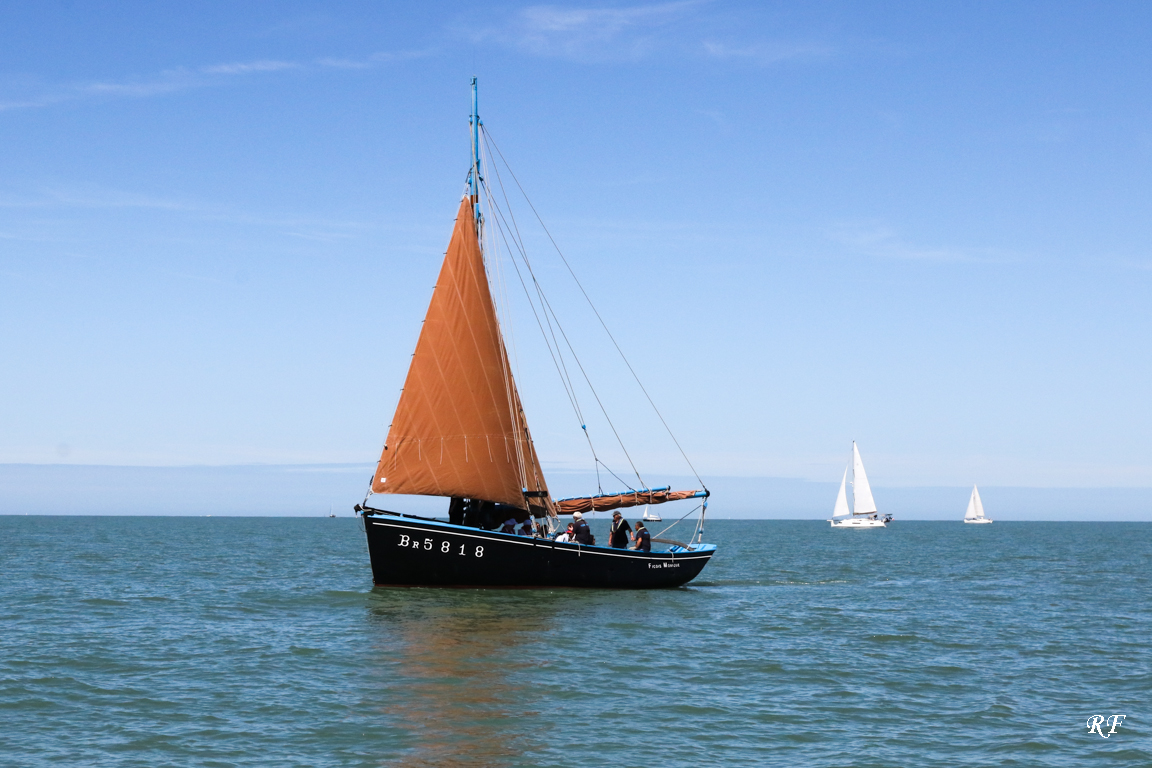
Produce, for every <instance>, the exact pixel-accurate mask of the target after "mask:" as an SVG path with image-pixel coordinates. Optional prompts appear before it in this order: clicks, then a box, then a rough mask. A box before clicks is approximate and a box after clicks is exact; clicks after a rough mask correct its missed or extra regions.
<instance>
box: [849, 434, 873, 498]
mask: <svg viewBox="0 0 1152 768" xmlns="http://www.w3.org/2000/svg"><path fill="white" fill-rule="evenodd" d="M875 512H876V500H875V499H873V498H872V488H871V487H870V486H869V485H868V475H866V474H864V460H863V459H861V458H860V449H859V448H857V447H856V442H855V441H853V442H852V514H854V515H871V514H874V513H875Z"/></svg>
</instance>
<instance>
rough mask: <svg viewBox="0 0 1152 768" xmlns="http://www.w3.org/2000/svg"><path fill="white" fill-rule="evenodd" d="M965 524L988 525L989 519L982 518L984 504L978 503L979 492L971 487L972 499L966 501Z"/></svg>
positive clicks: (974, 487)
mask: <svg viewBox="0 0 1152 768" xmlns="http://www.w3.org/2000/svg"><path fill="white" fill-rule="evenodd" d="M964 522H966V523H990V522H992V520H991V519H989V518H987V517H984V503H983V502H982V501H980V491H978V490H976V486H972V498H970V499H968V511H967V512H965V513H964Z"/></svg>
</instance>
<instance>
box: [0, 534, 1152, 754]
mask: <svg viewBox="0 0 1152 768" xmlns="http://www.w3.org/2000/svg"><path fill="white" fill-rule="evenodd" d="M597 524H598V525H600V526H603V525H604V523H603V521H598V522H597ZM707 534H708V535H707V539H708V540H710V541H714V542H716V543H717V544H719V545H720V550H719V553H718V554H717V555H716V557H715V558H714V559H713V561H712V563H711V564H710V565H709V566H708V567H707V568H706V569H705V570H704V573H703V575H702V577H701V578H700V579H699V580H697V581H696V582H694V583H693V584H691V585H689V586H688V587H687V588H683V589H677V590H670V591H650V592H607V591H604V592H601V591H579V590H557V591H548V590H540V591H530V590H433V589H408V590H403V589H375V590H374V589H372V588H371V584H370V575H369V570H368V559H367V552H366V551H365V546H364V541H363V534H362V533H361V529H360V527H359V521H357V520H354V519H352V518H337V519H326V518H320V519H301V518H281V519H276V518H221V517H211V518H207V517H205V518H161V517H152V518H148V517H0V576H2V578H0V763H2V764H3V765H5V766H7V765H12V766H41V765H45V766H46V765H85V766H87V765H96V766H148V768H156V767H157V766H375V765H393V764H395V765H413V766H418V765H427V766H552V765H555V766H568V765H572V766H599V765H604V766H608V765H611V766H654V765H659V766H699V765H709V766H711V765H716V766H720V765H723V766H886V767H887V766H992V765H996V766H1012V765H1018V766H1128V765H1130V766H1149V765H1152V607H1150V606H1152V602H1150V601H1152V589H1150V586H1152V585H1150V576H1152V525H1148V524H1140V523H1099V524H1093V523H1010V522H1008V523H1006V522H996V523H995V524H993V525H989V526H966V525H963V524H961V523H960V522H950V523H939V522H899V521H898V522H897V523H896V524H895V525H894V526H893V527H891V528H890V529H887V530H880V531H832V530H830V529H829V527H828V526H827V524H826V523H821V522H807V521H805V522H799V521H717V522H713V523H711V524H710V525H709V527H708V530H707ZM1113 714H1123V715H1126V716H1127V718H1126V719H1125V720H1124V721H1123V725H1122V726H1121V727H1120V728H1119V729H1118V730H1117V731H1116V733H1115V735H1112V736H1110V737H1109V738H1108V739H1102V738H1101V737H1100V736H1098V735H1096V734H1089V732H1088V729H1087V727H1086V721H1087V720H1088V718H1089V717H1091V716H1093V715H1103V716H1108V715H1113ZM1107 731H1108V728H1107V726H1105V729H1104V732H1105V733H1107Z"/></svg>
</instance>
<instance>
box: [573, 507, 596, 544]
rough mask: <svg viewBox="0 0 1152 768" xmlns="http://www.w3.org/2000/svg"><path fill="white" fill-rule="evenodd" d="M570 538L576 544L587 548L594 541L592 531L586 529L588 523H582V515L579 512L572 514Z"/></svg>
mask: <svg viewBox="0 0 1152 768" xmlns="http://www.w3.org/2000/svg"><path fill="white" fill-rule="evenodd" d="M572 538H573V539H575V540H576V543H577V544H586V545H588V546H591V545H592V543H593V541H594V539H593V538H592V531H591V530H589V529H588V523H586V522H584V515H582V514H580V513H579V512H573V513H572Z"/></svg>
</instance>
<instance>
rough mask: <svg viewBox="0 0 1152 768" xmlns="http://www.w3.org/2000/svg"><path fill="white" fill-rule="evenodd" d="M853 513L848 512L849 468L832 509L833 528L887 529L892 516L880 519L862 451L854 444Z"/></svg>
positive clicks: (830, 521)
mask: <svg viewBox="0 0 1152 768" xmlns="http://www.w3.org/2000/svg"><path fill="white" fill-rule="evenodd" d="M850 466H851V469H852V511H851V512H849V511H848V467H845V468H844V477H843V478H842V479H841V480H840V493H838V494H837V495H836V506H834V507H833V508H832V519H831V520H829V521H828V522H829V523H831V524H832V527H833V528H887V527H888V523H890V522H892V515H884V517H883V518H881V517H880V513H879V512H877V511H876V500H875V499H873V498H872V487H871V486H870V485H868V475H866V474H865V473H864V461H863V459H861V458H860V449H859V448H857V447H856V442H855V441H853V442H852V464H851V465H850Z"/></svg>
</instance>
